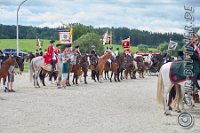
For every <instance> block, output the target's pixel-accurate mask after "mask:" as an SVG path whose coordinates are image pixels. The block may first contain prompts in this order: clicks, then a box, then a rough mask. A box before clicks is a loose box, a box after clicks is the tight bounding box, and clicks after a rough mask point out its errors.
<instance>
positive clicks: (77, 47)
mask: <svg viewBox="0 0 200 133" xmlns="http://www.w3.org/2000/svg"><path fill="white" fill-rule="evenodd" d="M74 53H75V54H78V55H81V52H80V50H79V45H76V46H75V50H74Z"/></svg>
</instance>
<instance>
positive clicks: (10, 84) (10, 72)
mask: <svg viewBox="0 0 200 133" xmlns="http://www.w3.org/2000/svg"><path fill="white" fill-rule="evenodd" d="M14 70H15V66H13V65H11V66H10V68H9V69H8V83H7V88H6V89H5V90H4V91H5V92H6V90H8V92H15V90H14V89H13V82H14V75H15V71H14Z"/></svg>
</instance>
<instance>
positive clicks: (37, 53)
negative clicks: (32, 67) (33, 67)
mask: <svg viewBox="0 0 200 133" xmlns="http://www.w3.org/2000/svg"><path fill="white" fill-rule="evenodd" d="M35 56H36V57H38V56H40V54H39V51H38V49H36V50H35Z"/></svg>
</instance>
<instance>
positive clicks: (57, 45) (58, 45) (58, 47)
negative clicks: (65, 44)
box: [54, 44, 61, 55]
mask: <svg viewBox="0 0 200 133" xmlns="http://www.w3.org/2000/svg"><path fill="white" fill-rule="evenodd" d="M60 46H61V44H56V49H55V50H54V52H55V54H56V55H58V54H61V50H60Z"/></svg>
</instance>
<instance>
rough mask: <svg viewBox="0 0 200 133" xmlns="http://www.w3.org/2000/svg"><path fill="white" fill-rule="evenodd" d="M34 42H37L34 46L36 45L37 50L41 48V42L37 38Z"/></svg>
mask: <svg viewBox="0 0 200 133" xmlns="http://www.w3.org/2000/svg"><path fill="white" fill-rule="evenodd" d="M36 42H37V44H36V45H37V46H38V47H39V48H41V41H40V39H39V38H38V39H37V41H36Z"/></svg>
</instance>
